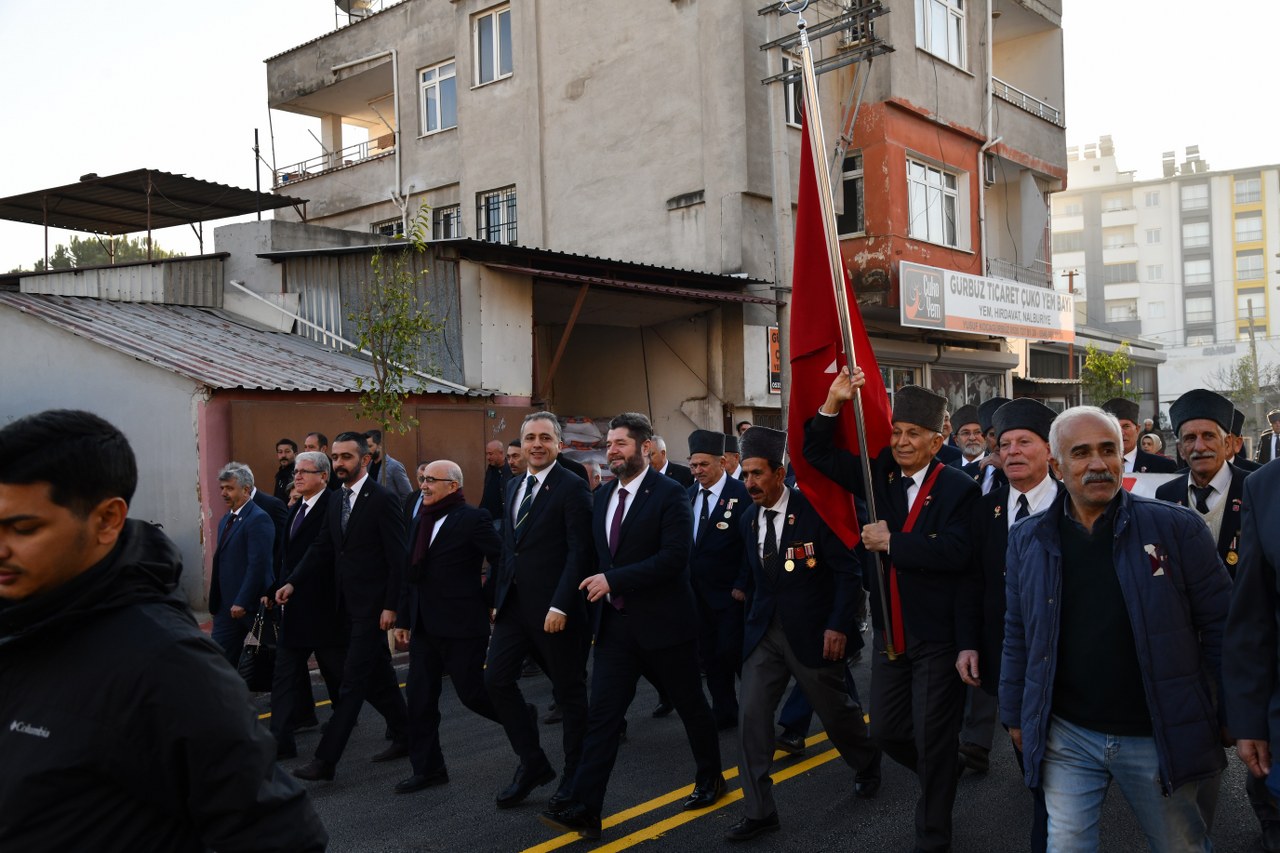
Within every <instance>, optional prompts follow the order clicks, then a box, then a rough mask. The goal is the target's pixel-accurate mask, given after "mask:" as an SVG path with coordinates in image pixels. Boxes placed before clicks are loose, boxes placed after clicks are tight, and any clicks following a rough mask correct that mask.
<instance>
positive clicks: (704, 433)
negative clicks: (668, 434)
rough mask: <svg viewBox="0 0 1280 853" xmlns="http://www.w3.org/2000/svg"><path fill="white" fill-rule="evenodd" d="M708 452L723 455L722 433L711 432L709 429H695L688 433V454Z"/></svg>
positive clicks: (713, 454)
mask: <svg viewBox="0 0 1280 853" xmlns="http://www.w3.org/2000/svg"><path fill="white" fill-rule="evenodd" d="M695 453H709V454H711V455H712V456H723V455H724V433H722V432H712V431H711V430H709V429H695V430H694V431H693V432H691V433H689V455H690V456H692V455H693V454H695Z"/></svg>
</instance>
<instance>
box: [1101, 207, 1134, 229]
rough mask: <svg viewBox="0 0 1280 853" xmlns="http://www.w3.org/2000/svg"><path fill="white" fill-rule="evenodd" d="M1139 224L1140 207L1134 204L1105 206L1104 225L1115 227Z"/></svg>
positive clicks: (1103, 212)
mask: <svg viewBox="0 0 1280 853" xmlns="http://www.w3.org/2000/svg"><path fill="white" fill-rule="evenodd" d="M1137 224H1138V208H1136V207H1133V206H1132V205H1125V206H1124V207H1111V208H1104V209H1103V211H1102V227H1103V228H1115V227H1118V226H1122V225H1137Z"/></svg>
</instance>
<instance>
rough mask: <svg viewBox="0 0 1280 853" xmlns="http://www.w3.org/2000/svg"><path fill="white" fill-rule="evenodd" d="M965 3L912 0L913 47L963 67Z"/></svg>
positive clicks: (949, 0)
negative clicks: (914, 39)
mask: <svg viewBox="0 0 1280 853" xmlns="http://www.w3.org/2000/svg"><path fill="white" fill-rule="evenodd" d="M964 2H965V0H916V47H918V48H920V49H922V50H927V51H928V52H929V53H932V54H933V55H934V56H936V57H938V58H939V59H945V60H946V61H947V62H950V63H951V64H952V65H954V66H956V67H957V68H964V67H965V65H964V58H965V44H964Z"/></svg>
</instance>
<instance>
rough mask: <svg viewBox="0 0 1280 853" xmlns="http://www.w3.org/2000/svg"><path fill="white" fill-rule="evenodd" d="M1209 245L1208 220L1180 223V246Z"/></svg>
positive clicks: (1203, 246)
mask: <svg viewBox="0 0 1280 853" xmlns="http://www.w3.org/2000/svg"><path fill="white" fill-rule="evenodd" d="M1208 247H1209V223H1208V222H1184V223H1182V248H1184V249H1207V248H1208Z"/></svg>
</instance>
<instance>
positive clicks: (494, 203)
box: [476, 187, 516, 245]
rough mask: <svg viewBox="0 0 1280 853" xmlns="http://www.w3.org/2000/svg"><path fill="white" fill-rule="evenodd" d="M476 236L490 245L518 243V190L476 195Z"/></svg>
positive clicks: (510, 189) (511, 188)
mask: <svg viewBox="0 0 1280 853" xmlns="http://www.w3.org/2000/svg"><path fill="white" fill-rule="evenodd" d="M476 236H477V237H479V238H480V239H481V240H485V241H487V242H490V243H508V244H510V245H515V242H516V188H515V187H503V188H502V189H500V190H490V191H489V192H485V193H478V194H477V195H476Z"/></svg>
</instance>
